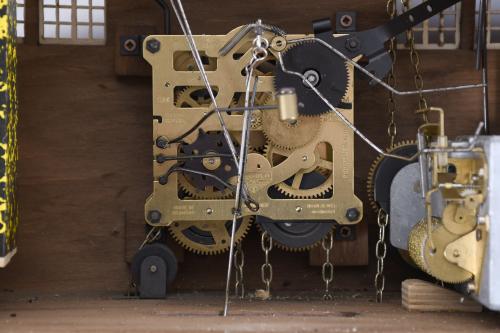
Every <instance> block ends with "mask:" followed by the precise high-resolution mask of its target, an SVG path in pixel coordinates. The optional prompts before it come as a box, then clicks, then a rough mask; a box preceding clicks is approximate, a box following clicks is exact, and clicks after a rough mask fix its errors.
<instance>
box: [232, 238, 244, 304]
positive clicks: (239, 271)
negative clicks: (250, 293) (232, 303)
mask: <svg viewBox="0 0 500 333" xmlns="http://www.w3.org/2000/svg"><path fill="white" fill-rule="evenodd" d="M233 259H234V261H233V262H234V268H235V272H236V273H235V280H236V281H235V283H234V293H235V294H236V296H237V297H239V298H240V299H243V298H245V283H244V280H243V267H244V266H245V253H244V252H243V247H242V245H241V242H239V243H238V244H237V245H236V249H235V251H234V257H233Z"/></svg>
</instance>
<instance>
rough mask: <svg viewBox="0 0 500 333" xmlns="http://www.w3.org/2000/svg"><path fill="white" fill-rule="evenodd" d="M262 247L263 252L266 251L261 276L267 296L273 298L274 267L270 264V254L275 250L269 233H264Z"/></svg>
mask: <svg viewBox="0 0 500 333" xmlns="http://www.w3.org/2000/svg"><path fill="white" fill-rule="evenodd" d="M261 246H262V251H264V256H265V260H264V264H262V266H261V268H260V272H261V276H262V282H264V284H265V285H266V292H267V295H268V296H269V297H270V296H271V281H272V280H273V266H271V263H270V262H269V252H271V250H272V249H273V239H272V237H271V236H269V234H268V233H267V231H264V232H263V233H262V237H261Z"/></svg>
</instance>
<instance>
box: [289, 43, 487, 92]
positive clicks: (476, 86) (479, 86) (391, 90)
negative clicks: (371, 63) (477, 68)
mask: <svg viewBox="0 0 500 333" xmlns="http://www.w3.org/2000/svg"><path fill="white" fill-rule="evenodd" d="M311 40H312V41H315V42H318V43H320V44H321V45H323V46H324V47H326V48H327V49H329V50H330V51H332V52H333V53H335V54H336V55H338V56H339V57H341V58H342V59H344V60H345V61H347V62H348V63H350V64H351V65H353V66H354V67H355V68H356V69H358V70H359V71H360V72H361V73H363V74H365V75H366V76H368V77H369V78H371V79H372V80H373V81H375V82H376V83H378V84H380V85H381V86H382V87H384V88H385V89H387V90H389V91H390V92H392V93H394V94H395V95H398V96H408V95H420V94H421V93H422V94H430V93H439V92H449V91H455V90H464V89H476V88H482V87H484V83H476V84H465V85H459V86H451V87H442V88H433V89H423V90H408V91H399V90H397V89H395V88H393V87H391V86H390V85H388V84H387V83H385V82H384V81H383V80H381V79H379V78H378V77H376V76H375V75H373V74H372V73H370V72H369V71H368V70H367V69H365V68H364V67H363V66H361V65H360V64H358V63H357V62H355V61H354V60H352V59H351V58H349V57H347V56H346V55H344V54H343V53H342V52H340V51H339V50H338V49H337V48H335V47H333V46H331V45H330V44H328V43H327V42H325V41H324V40H322V39H320V38H317V37H304V38H296V39H291V40H289V41H287V42H288V43H300V42H306V41H311Z"/></svg>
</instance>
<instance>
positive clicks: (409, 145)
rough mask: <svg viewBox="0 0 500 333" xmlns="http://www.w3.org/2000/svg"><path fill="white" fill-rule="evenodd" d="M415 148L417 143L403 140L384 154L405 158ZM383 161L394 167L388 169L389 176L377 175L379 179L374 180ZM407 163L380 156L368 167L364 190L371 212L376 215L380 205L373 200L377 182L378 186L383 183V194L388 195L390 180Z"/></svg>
mask: <svg viewBox="0 0 500 333" xmlns="http://www.w3.org/2000/svg"><path fill="white" fill-rule="evenodd" d="M416 147H417V143H416V142H415V141H412V140H405V141H401V142H397V143H395V144H394V145H393V146H392V147H390V148H388V149H386V152H387V153H389V154H396V155H403V156H406V155H407V152H410V153H411V152H412V150H413V148H415V149H417V148H416ZM409 156H411V155H409ZM383 161H387V163H391V164H394V165H391V166H390V167H389V168H390V170H389V172H388V173H389V174H390V175H389V177H386V176H385V174H384V175H381V174H379V176H380V179H376V178H377V172H379V171H380V169H379V167H380V166H381V164H382V162H383ZM409 163H411V162H406V161H402V160H397V159H394V158H386V157H384V156H382V155H379V156H377V158H376V159H375V160H374V161H373V163H372V165H371V166H370V171H369V172H368V178H367V180H366V190H367V192H368V201H369V202H370V206H371V207H372V208H373V211H374V212H375V213H378V210H379V209H380V208H381V205H380V203H379V202H377V201H376V200H375V191H376V184H377V182H378V183H379V184H380V183H384V187H385V192H387V190H388V191H389V193H390V187H391V184H392V180H393V179H394V176H395V175H396V173H397V171H399V170H401V169H402V168H403V167H404V166H406V165H407V164H409ZM383 178H387V179H383ZM383 206H385V205H383ZM382 208H384V210H385V209H387V207H382ZM387 213H389V211H387Z"/></svg>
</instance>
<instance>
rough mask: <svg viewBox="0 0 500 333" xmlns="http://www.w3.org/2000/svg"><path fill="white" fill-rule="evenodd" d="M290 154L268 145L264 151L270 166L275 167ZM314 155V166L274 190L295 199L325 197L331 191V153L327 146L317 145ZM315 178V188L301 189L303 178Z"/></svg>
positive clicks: (299, 172) (277, 185)
mask: <svg viewBox="0 0 500 333" xmlns="http://www.w3.org/2000/svg"><path fill="white" fill-rule="evenodd" d="M291 153H292V152H291V151H288V150H285V149H281V148H279V147H276V146H273V145H272V144H268V145H267V146H266V149H265V156H266V157H267V159H268V160H269V161H270V163H271V165H272V166H276V165H278V164H279V163H281V162H282V161H284V160H285V159H286V158H287V157H288V156H290V154H291ZM314 153H315V155H316V162H315V164H314V165H313V166H312V167H311V168H308V169H303V170H299V171H298V172H297V173H296V174H295V175H293V176H292V177H291V178H289V179H288V180H287V181H284V182H281V183H279V184H276V185H275V187H276V189H277V190H278V191H279V192H281V193H283V194H285V195H287V196H289V197H292V198H295V199H311V198H318V197H321V196H323V195H325V194H326V193H327V192H329V191H330V190H332V189H333V162H332V156H331V153H330V152H329V151H328V144H326V143H323V142H321V143H319V144H318V146H317V147H316V149H315V150H314ZM313 176H314V177H315V178H316V179H315V182H317V183H318V185H317V186H314V187H312V188H301V184H302V181H303V179H304V177H313Z"/></svg>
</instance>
